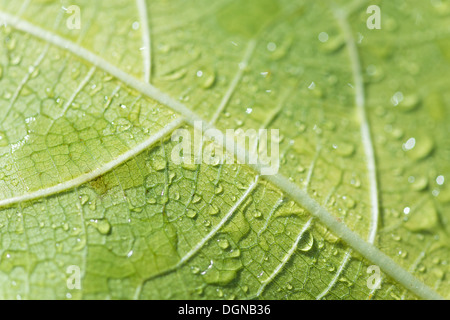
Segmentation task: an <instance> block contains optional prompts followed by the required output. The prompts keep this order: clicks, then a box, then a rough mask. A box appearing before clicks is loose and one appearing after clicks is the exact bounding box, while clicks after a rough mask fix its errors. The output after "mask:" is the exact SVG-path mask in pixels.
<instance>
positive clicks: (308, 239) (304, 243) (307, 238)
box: [298, 231, 314, 252]
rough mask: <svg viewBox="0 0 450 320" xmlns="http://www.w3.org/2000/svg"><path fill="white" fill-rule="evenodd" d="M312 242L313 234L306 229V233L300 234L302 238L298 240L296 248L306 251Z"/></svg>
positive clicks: (309, 248)
mask: <svg viewBox="0 0 450 320" xmlns="http://www.w3.org/2000/svg"><path fill="white" fill-rule="evenodd" d="M313 244H314V238H313V235H312V234H311V232H309V231H306V234H304V235H303V236H302V239H301V240H300V243H299V245H298V249H299V250H301V251H305V252H306V251H309V250H311V248H312V246H313Z"/></svg>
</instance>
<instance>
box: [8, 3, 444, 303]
mask: <svg viewBox="0 0 450 320" xmlns="http://www.w3.org/2000/svg"><path fill="white" fill-rule="evenodd" d="M0 20H3V21H4V22H6V23H8V24H11V25H12V26H13V27H14V28H15V29H17V30H22V31H24V32H26V33H29V34H31V35H34V36H36V37H37V38H40V39H42V40H45V41H48V42H50V43H52V44H54V45H56V46H58V47H60V48H62V49H64V50H67V51H69V52H72V53H73V54H75V55H76V56H78V57H80V58H82V59H84V60H86V61H88V62H89V63H91V64H93V65H96V66H98V67H99V68H101V69H103V70H104V71H106V72H108V73H109V74H111V75H112V76H114V77H116V78H118V79H119V80H120V81H122V82H123V83H124V84H126V85H128V86H130V87H132V88H134V89H135V90H137V91H139V92H141V93H143V94H145V95H147V96H148V97H149V98H152V99H154V100H156V101H158V102H160V103H161V104H164V105H166V106H167V107H169V108H171V109H173V110H174V111H177V112H179V113H181V114H182V115H183V116H184V118H185V120H186V123H188V124H190V125H192V126H194V124H195V123H194V122H196V121H201V122H202V124H203V128H204V129H205V131H206V129H209V128H214V126H212V125H210V124H209V123H208V122H206V121H204V120H203V119H202V118H201V117H200V116H198V115H197V114H196V113H195V112H193V111H192V110H190V109H189V108H188V107H186V106H185V105H184V104H183V103H181V102H180V101H177V100H175V99H173V98H172V97H170V96H169V95H168V94H166V93H164V92H162V91H160V90H159V89H157V88H155V87H154V86H152V85H150V84H147V83H144V82H141V81H139V80H138V79H136V78H134V77H133V76H130V75H129V74H127V73H126V72H124V71H122V70H121V69H119V68H117V67H115V66H113V65H111V64H110V63H108V62H107V61H105V60H103V59H102V58H100V57H99V56H97V55H95V54H93V53H92V52H90V51H88V50H86V49H84V48H82V47H80V46H79V45H77V44H75V43H73V42H71V41H69V40H66V39H64V38H61V37H60V36H58V35H56V34H53V33H51V32H49V31H47V30H44V29H42V28H39V27H37V26H35V25H33V24H30V23H28V22H26V21H24V20H21V19H19V18H17V17H14V16H11V15H10V14H8V13H5V12H1V11H0ZM225 136H226V135H225ZM210 138H212V137H210ZM226 140H227V139H226ZM215 141H216V140H215ZM216 142H217V143H219V144H221V146H222V147H224V149H225V150H226V151H228V152H230V153H231V154H234V156H235V157H236V158H237V160H238V161H241V162H242V163H245V157H246V154H247V152H246V150H245V149H242V148H241V147H240V146H236V149H235V150H228V149H226V146H227V144H226V142H227V141H220V140H217V141H216ZM233 142H234V141H233ZM228 143H229V144H228V145H231V141H228ZM248 166H249V167H250V168H252V169H253V170H255V171H256V172H259V173H260V172H261V166H260V165H259V164H249V165H248ZM264 179H265V180H267V181H269V182H271V183H272V184H274V185H275V186H277V187H278V188H280V189H281V190H282V191H284V192H285V193H286V194H287V195H289V196H290V197H291V198H292V199H293V200H294V201H296V202H297V203H299V204H301V205H302V206H303V207H304V208H305V209H306V210H308V211H309V212H310V213H311V214H312V215H314V216H315V217H317V218H318V219H319V220H320V221H321V222H322V223H323V224H324V225H325V226H326V227H328V229H330V230H331V231H332V232H333V233H334V234H335V235H336V236H338V237H340V238H341V239H342V240H343V241H344V242H346V243H347V244H348V245H349V246H350V247H352V248H353V249H354V250H356V251H358V252H359V253H360V254H361V255H362V256H363V257H365V258H366V259H367V260H370V261H372V262H373V263H374V264H376V265H378V266H379V267H380V268H381V269H382V270H383V271H384V272H385V273H386V274H388V275H389V276H391V278H393V279H394V280H396V281H398V282H399V283H400V284H401V285H403V286H404V287H405V288H406V289H408V290H411V292H413V293H414V294H416V295H417V296H419V297H421V298H423V299H443V298H442V297H441V296H440V295H439V294H438V293H437V292H435V291H433V290H432V289H430V288H429V287H428V286H427V285H425V284H424V283H423V282H421V281H420V280H418V279H417V278H415V277H414V276H413V275H411V274H410V273H408V271H406V270H405V269H403V268H402V267H400V266H399V265H398V264H397V263H396V262H395V261H394V260H392V258H390V257H388V256H387V255H386V254H385V253H383V252H382V251H380V250H379V249H378V248H376V247H375V246H373V245H372V244H371V243H368V242H366V241H364V240H363V239H362V238H361V237H360V236H359V235H358V234H357V233H355V232H354V231H352V230H350V229H349V228H348V227H347V226H346V225H345V224H343V223H342V222H340V221H338V220H337V219H336V218H335V217H334V216H333V215H332V214H331V213H329V212H328V211H327V210H326V209H325V208H323V207H322V206H321V205H320V204H319V203H318V202H317V201H315V200H314V199H313V198H311V197H310V196H309V195H308V194H307V193H306V192H304V191H303V190H301V189H300V188H299V187H298V185H296V184H295V183H293V182H291V181H290V180H289V179H288V178H286V177H285V176H283V175H282V174H279V173H278V174H275V175H269V176H265V177H264Z"/></svg>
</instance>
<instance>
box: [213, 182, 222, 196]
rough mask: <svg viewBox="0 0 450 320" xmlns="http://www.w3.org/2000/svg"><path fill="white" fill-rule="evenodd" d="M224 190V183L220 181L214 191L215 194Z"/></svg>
mask: <svg viewBox="0 0 450 320" xmlns="http://www.w3.org/2000/svg"><path fill="white" fill-rule="evenodd" d="M222 192H223V187H222V185H221V184H220V183H219V184H217V185H216V187H215V189H214V193H215V194H221V193H222Z"/></svg>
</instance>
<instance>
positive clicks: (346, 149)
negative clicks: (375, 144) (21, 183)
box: [333, 142, 355, 157]
mask: <svg viewBox="0 0 450 320" xmlns="http://www.w3.org/2000/svg"><path fill="white" fill-rule="evenodd" d="M335 146H336V147H335V148H334V149H335V150H336V153H337V154H338V155H340V156H343V157H349V156H351V155H352V154H353V153H354V152H355V146H354V145H352V144H349V143H345V142H340V143H338V144H336V145H335ZM333 147H334V146H333Z"/></svg>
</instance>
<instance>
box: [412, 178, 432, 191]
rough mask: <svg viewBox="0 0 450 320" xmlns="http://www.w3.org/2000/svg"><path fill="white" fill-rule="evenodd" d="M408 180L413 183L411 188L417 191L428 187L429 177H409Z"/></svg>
mask: <svg viewBox="0 0 450 320" xmlns="http://www.w3.org/2000/svg"><path fill="white" fill-rule="evenodd" d="M408 182H409V183H411V189H413V190H415V191H423V190H425V189H427V187H428V179H427V178H425V177H420V178H415V177H409V178H408Z"/></svg>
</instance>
